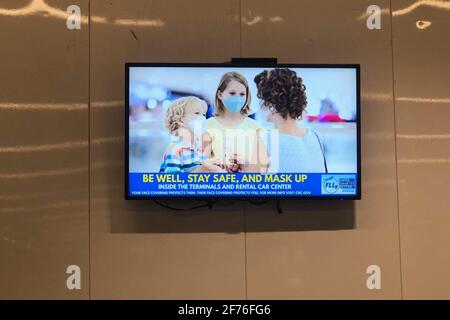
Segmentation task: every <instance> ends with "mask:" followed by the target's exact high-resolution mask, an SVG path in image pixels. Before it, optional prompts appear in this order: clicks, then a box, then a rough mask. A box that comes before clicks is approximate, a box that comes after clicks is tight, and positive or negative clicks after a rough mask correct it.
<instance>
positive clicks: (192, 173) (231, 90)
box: [125, 63, 361, 199]
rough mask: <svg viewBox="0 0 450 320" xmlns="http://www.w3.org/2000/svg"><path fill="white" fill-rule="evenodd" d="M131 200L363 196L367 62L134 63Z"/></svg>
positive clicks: (128, 88)
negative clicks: (363, 65)
mask: <svg viewBox="0 0 450 320" xmlns="http://www.w3.org/2000/svg"><path fill="white" fill-rule="evenodd" d="M125 69H126V70H125V71H126V81H125V101H126V103H125V198H126V199H161V198H164V199H169V198H176V199H182V198H197V199H208V198H209V199H220V198H227V199H232V198H233V199H236V198H245V199H249V198H298V199H304V198H317V199H319V198H320V199H324V198H336V199H360V198H361V178H360V177H361V169H360V168H361V165H360V85H359V83H360V81H359V65H329V64H320V65H305V64H303V65H300V64H277V63H273V64H267V63H264V64H261V65H255V64H252V65H245V64H233V63H226V64H198V63H196V64H186V63H127V64H126V66H125Z"/></svg>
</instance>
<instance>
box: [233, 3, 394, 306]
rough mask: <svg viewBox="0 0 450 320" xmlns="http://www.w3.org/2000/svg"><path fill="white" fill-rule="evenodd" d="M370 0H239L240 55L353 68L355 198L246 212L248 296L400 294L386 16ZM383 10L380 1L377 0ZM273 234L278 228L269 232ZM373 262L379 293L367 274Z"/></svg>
mask: <svg viewBox="0 0 450 320" xmlns="http://www.w3.org/2000/svg"><path fill="white" fill-rule="evenodd" d="M370 4H372V2H370V1H360V0H358V1H356V0H355V1H338V2H333V4H331V2H329V1H309V0H308V1H307V0H304V1H281V2H265V1H264V2H263V1H256V0H245V1H242V10H241V11H242V16H243V22H242V55H243V56H262V57H277V58H278V59H279V62H284V63H360V64H361V90H362V100H361V115H362V119H361V120H362V171H363V174H362V198H363V199H362V200H361V201H355V202H353V203H352V202H337V201H335V202H333V201H329V202H319V201H300V200H299V201H282V206H283V207H284V210H285V213H284V214H283V215H277V214H276V212H275V211H274V206H273V205H270V206H266V207H264V209H261V210H258V209H259V208H258V209H255V208H254V207H251V206H247V207H246V225H247V230H248V231H249V232H248V233H247V267H248V269H247V279H248V283H247V288H248V298H250V299H253V298H266V299H272V298H276V299H312V298H319V299H325V298H326V299H328V298H331V299H348V298H356V299H392V298H400V297H401V283H400V260H399V243H398V221H397V220H398V219H397V218H398V216H397V193H396V192H397V184H396V165H395V137H394V107H393V96H392V95H393V94H392V68H391V65H392V61H391V29H390V19H389V18H386V17H387V16H383V18H382V29H381V30H369V29H367V27H366V19H365V17H364V14H365V13H366V9H367V7H368V6H369V5H370ZM378 4H379V5H380V6H381V7H382V9H385V10H386V9H388V8H389V1H378ZM272 231H278V232H272ZM373 264H375V265H379V266H380V267H381V270H382V284H381V285H382V288H381V290H368V289H367V287H366V279H367V277H368V275H367V274H366V268H367V267H368V266H369V265H373Z"/></svg>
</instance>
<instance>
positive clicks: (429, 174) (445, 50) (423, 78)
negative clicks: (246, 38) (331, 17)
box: [393, 1, 450, 299]
mask: <svg viewBox="0 0 450 320" xmlns="http://www.w3.org/2000/svg"><path fill="white" fill-rule="evenodd" d="M393 5H394V8H393V13H394V15H393V39H394V71H395V72H394V78H395V95H396V101H395V106H396V123H397V161H398V181H399V208H400V226H401V229H400V234H401V253H402V275H403V289H404V290H403V291H404V298H406V299H450V272H449V270H450V253H449V250H448V244H449V243H450V228H449V225H450V209H449V207H450V200H449V196H448V194H447V189H448V188H447V181H448V177H449V176H450V125H449V123H450V91H449V86H450V42H449V30H450V2H449V1H447V2H445V4H444V3H443V4H442V6H437V5H438V3H437V1H436V2H434V3H432V2H429V3H428V4H424V5H419V6H417V3H415V2H414V1H395V2H393ZM429 23H431V24H429Z"/></svg>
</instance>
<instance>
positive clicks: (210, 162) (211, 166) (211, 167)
mask: <svg viewBox="0 0 450 320" xmlns="http://www.w3.org/2000/svg"><path fill="white" fill-rule="evenodd" d="M202 167H204V168H205V169H207V170H208V171H212V172H227V170H225V165H223V164H221V163H219V162H218V160H217V159H216V158H208V159H206V160H204V161H203V162H202Z"/></svg>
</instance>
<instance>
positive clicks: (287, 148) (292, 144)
mask: <svg viewBox="0 0 450 320" xmlns="http://www.w3.org/2000/svg"><path fill="white" fill-rule="evenodd" d="M254 80H255V83H256V86H257V88H258V98H259V99H261V107H262V108H263V109H265V110H269V115H268V116H267V121H269V122H271V123H272V124H273V125H274V126H275V129H276V130H277V131H276V132H278V134H279V140H278V150H277V151H278V159H279V161H273V160H274V155H273V154H271V158H272V163H271V166H270V168H269V171H271V172H308V173H311V172H327V165H326V159H325V154H324V152H323V146H322V142H321V141H320V138H319V135H318V134H317V132H315V131H314V130H313V129H310V128H304V127H302V126H300V124H299V121H298V120H301V119H302V118H303V117H304V115H305V113H306V111H305V109H306V106H307V99H306V87H305V85H304V84H303V80H302V78H300V77H299V76H298V75H297V73H296V72H295V71H293V70H290V69H284V68H277V69H272V70H269V71H267V70H265V71H263V72H261V73H260V74H258V75H257V76H256V77H255V79H254ZM270 149H271V148H269V151H270V152H272V153H273V152H274V151H273V150H270ZM272 149H273V148H272Z"/></svg>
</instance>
